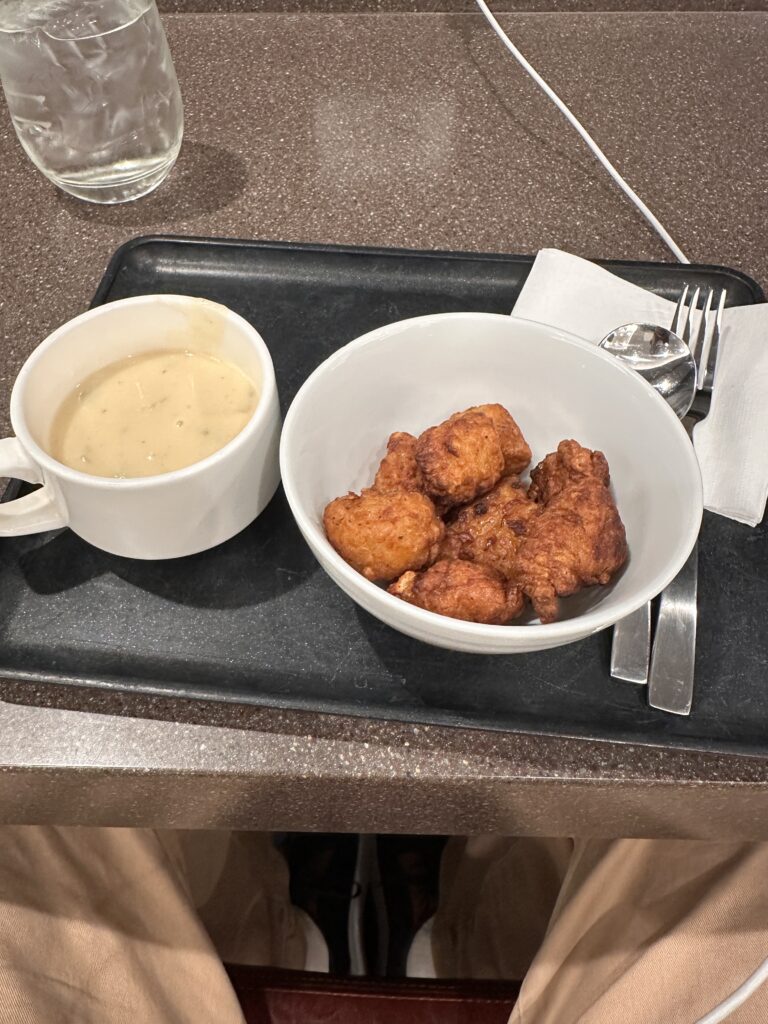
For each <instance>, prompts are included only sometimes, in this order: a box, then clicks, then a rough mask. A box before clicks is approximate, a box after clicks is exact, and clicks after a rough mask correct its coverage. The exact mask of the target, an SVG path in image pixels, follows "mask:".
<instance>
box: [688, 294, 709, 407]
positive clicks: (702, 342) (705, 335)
mask: <svg viewBox="0 0 768 1024" xmlns="http://www.w3.org/2000/svg"><path fill="white" fill-rule="evenodd" d="M714 295H715V290H714V288H710V289H708V291H707V294H706V297H705V299H704V308H703V309H702V311H701V316H700V317H699V326H698V330H697V331H696V337H695V338H694V341H693V344H692V345H691V353H692V355H693V361H694V362H695V363H696V389H697V390H698V391H701V389H702V388H703V387H704V375H705V371H706V368H707V356H708V355H709V347H708V345H707V342H708V340H709V310H710V308H711V306H712V299H713V298H714Z"/></svg>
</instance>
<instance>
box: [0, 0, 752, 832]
mask: <svg viewBox="0 0 768 1024" xmlns="http://www.w3.org/2000/svg"><path fill="white" fill-rule="evenodd" d="M503 21H504V24H505V25H506V26H507V27H508V29H510V30H511V31H512V33H513V35H514V37H515V39H516V40H517V41H518V42H519V44H520V45H521V47H522V48H523V50H524V52H525V53H526V54H527V55H528V56H529V57H530V58H531V59H532V60H533V62H534V64H535V65H536V66H537V67H538V68H539V70H540V71H542V73H543V74H544V75H545V76H546V77H547V78H548V79H549V81H550V82H551V84H552V85H553V86H554V87H555V88H556V89H558V90H559V91H560V92H561V93H562V95H563V96H564V97H565V98H566V99H567V100H568V101H569V102H570V103H571V104H572V105H573V107H574V109H575V110H576V112H577V113H578V114H580V115H581V116H582V118H583V120H584V121H585V122H586V124H587V125H588V126H589V127H590V129H591V130H593V131H594V133H595V135H596V136H597V138H598V139H599V140H600V141H601V143H602V144H603V145H604V147H605V149H606V151H607V152H608V154H609V155H610V156H611V157H613V158H614V159H615V160H616V161H617V162H618V163H619V164H620V166H622V167H623V168H624V169H625V171H626V173H627V175H628V177H629V179H630V181H631V183H632V184H633V185H634V187H635V188H637V190H638V191H639V192H640V194H641V195H642V196H643V197H644V198H645V199H646V201H648V202H649V204H650V205H651V206H652V207H653V208H654V209H655V212H656V213H657V214H658V215H659V216H660V217H661V218H662V220H664V221H665V223H666V224H667V226H668V227H669V229H670V230H671V232H672V234H673V235H674V236H675V237H676V238H677V240H678V241H679V242H680V244H681V245H682V246H683V248H684V249H685V250H686V252H687V253H688V255H689V256H690V258H691V259H692V260H696V261H701V262H714V263H723V264H729V265H732V266H735V267H737V268H739V269H741V270H744V271H746V272H747V273H750V274H752V275H753V276H755V277H756V278H757V279H758V281H760V283H761V284H763V285H764V286H765V284H766V282H767V281H768V255H767V252H768V251H767V250H766V247H765V241H764V238H765V228H766V219H767V218H766V194H767V191H768V185H767V181H768V175H767V173H766V167H768V127H767V126H766V121H765V118H764V116H763V115H764V105H765V89H766V86H765V83H766V81H768V45H766V44H768V14H763V13H758V12H752V13H670V14H665V13H637V12H625V13H614V14H610V13H584V12H582V13H579V14H568V13H562V12H560V13H546V14H538V13H535V14H530V13H528V14H511V15H506V16H505V17H504V19H503ZM166 23H167V27H168V33H169V38H170V41H171V47H172V49H173V52H174V56H175V60H176V65H177V70H178V73H179V79H180V82H181V86H182V91H183V93H184V99H185V109H186V139H185V144H184V149H183V151H182V155H181V158H180V160H179V164H178V166H177V168H176V170H175V171H174V173H173V176H172V177H171V179H170V180H169V181H168V182H167V183H166V184H165V185H164V186H163V187H162V188H161V189H160V190H159V191H158V193H156V195H154V196H152V197H150V198H149V199H147V200H144V201H142V202H140V203H137V204H135V205H132V206H125V207H116V208H105V209H97V208H93V207H87V206H85V205H82V204H79V203H77V202H75V201H73V200H70V199H69V198H67V197H65V196H63V195H60V194H58V193H57V192H56V191H55V190H54V189H53V188H52V187H50V186H49V185H48V184H47V183H46V182H45V181H44V180H43V179H42V177H41V176H40V175H38V174H37V173H36V172H35V171H34V169H33V168H32V167H31V165H29V164H28V163H27V162H26V160H25V158H24V156H23V154H22V153H21V151H20V149H19V147H18V145H17V144H16V142H15V138H14V136H13V133H12V131H11V130H10V128H9V127H8V126H7V125H6V124H5V123H4V124H3V125H2V128H0V194H2V195H3V197H4V198H5V202H4V203H3V206H2V212H0V245H1V249H0V327H1V328H2V335H3V347H2V351H0V399H1V401H0V427H1V428H2V430H3V431H4V432H6V431H7V430H8V420H7V398H8V394H9V391H10V386H11V383H12V381H13V378H14V376H15V374H16V372H17V371H18V369H19V367H20V365H21V363H22V362H23V360H24V359H25V358H26V356H27V354H28V353H29V351H30V350H31V349H32V347H33V346H34V345H35V344H36V342H37V341H39V340H40V339H42V338H43V337H44V336H45V335H46V334H47V333H48V332H49V331H50V329H51V328H52V327H54V326H55V325H57V324H58V323H60V322H62V321H63V320H65V319H66V318H68V317H70V316H72V315H74V314H75V313H77V312H79V311H80V310H82V309H83V308H84V307H85V306H86V305H87V303H88V301H89V300H90V298H91V296H92V294H93V291H94V290H95V287H96V284H97V282H98V279H99V277H100V275H101V272H102V269H103V267H104V265H105V263H106V261H107V259H108V257H109V255H110V254H111V252H112V251H113V249H114V248H115V247H116V246H117V245H118V244H119V243H121V242H122V241H124V240H126V239H127V238H129V237H131V236H133V235H136V234H145V233H152V232H172V233H177V234H185V233H186V234H195V235H205V234H214V235H231V236H238V237H254V238H276V239H286V240H297V241H321V242H346V243H354V244H370V245H393V246H406V247H408V246H410V247H417V248H447V249H450V248H457V249H478V250H505V251H510V252H532V251H535V250H536V249H538V248H539V247H541V246H544V245H557V246H560V247H563V248H567V249H570V250H571V251H574V252H577V253H580V254H582V255H586V256H598V255H601V256H606V257H625V258H636V259H642V258H646V259H665V258H667V254H666V252H665V250H664V247H663V246H662V244H661V243H660V242H659V241H658V240H657V239H656V238H655V237H654V236H653V235H652V234H651V233H650V231H649V230H648V229H647V228H646V226H645V224H644V222H643V221H642V220H641V219H640V218H639V217H638V215H637V214H636V213H635V212H634V211H633V210H632V209H631V208H630V207H629V206H628V205H627V204H626V202H625V201H624V200H623V198H622V197H621V196H620V195H619V193H618V192H616V191H615V189H614V188H613V186H612V185H611V184H610V182H609V181H608V180H607V179H606V178H605V177H604V176H602V175H601V174H600V173H598V171H597V168H596V165H595V164H594V162H593V161H592V159H591V157H590V156H589V155H588V153H587V152H586V151H585V150H584V149H583V148H582V146H581V145H580V143H579V142H578V141H577V140H576V139H575V138H574V137H573V136H572V135H571V134H569V133H568V132H567V131H565V130H564V129H563V125H562V122H561V120H560V118H559V116H558V115H557V114H556V113H555V112H554V111H553V110H551V109H550V108H549V107H548V105H547V104H546V102H545V101H544V100H543V99H542V98H541V96H540V95H539V94H538V93H537V92H536V91H535V89H534V88H533V86H532V85H531V84H530V83H529V82H528V81H527V80H526V79H525V78H524V77H523V76H522V73H520V72H519V71H518V70H517V69H516V67H515V66H514V65H513V63H512V62H511V60H510V59H509V58H508V57H506V56H505V54H504V52H503V51H502V50H501V48H500V46H499V44H498V43H497V41H496V40H495V38H494V37H493V36H492V35H491V34H490V33H489V31H488V30H487V29H486V27H485V25H484V23H483V22H482V20H481V19H480V18H479V17H477V16H474V15H468V14H429V13H419V14H407V13H405V14H381V13H380V14H375V15H371V14H349V13H347V14H287V13H286V14H265V13H258V14H238V13H228V14H175V15H168V16H166ZM1 634H2V625H1V624H0V636H1ZM0 696H2V697H3V698H4V702H3V703H0V818H1V819H4V820H8V821H57V822H70V823H71V822H80V823H86V822H98V823H103V824H146V825H176V826H199V827H214V826H225V825H226V826H230V825H231V826H239V827H258V828H277V829H281V828H299V829H300V828H306V829H311V828H315V829H318V828H322V829H327V830H361V831H374V830H378V831H399V830H402V831H407V830H415V831H419V830H421V831H442V832H479V831H507V832H519V833H524V832H525V833H538V834H565V833H579V834H592V835H601V834H602V835H606V834H615V835H619V834H621V835H672V834H676V835H679V834H682V835H698V836H724V835H728V836H733V835H734V834H739V835H743V836H745V837H746V836H751V837H757V836H761V837H763V838H765V837H768V820H766V819H765V816H764V815H758V814H756V813H755V808H756V807H757V806H759V804H758V801H760V799H761V797H763V796H764V794H765V792H766V788H765V787H766V783H767V782H768V763H766V761H764V760H762V759H759V758H748V757H741V758H736V757H732V758H728V757H724V756H711V755H704V754H697V753H695V752H680V753H673V754H664V753H661V752H659V751H657V750H654V749H653V748H644V747H643V748H641V747H629V746H622V745H616V744H600V743H590V742H584V741H579V740H568V739H554V738H546V737H541V738H538V739H536V738H531V737H522V736H516V735H501V734H490V733H484V732H478V731H461V730H450V729H438V728H431V727H430V728H424V727H418V728H414V727H409V726H402V725H394V724H385V723H380V722H368V721H364V720H359V719H355V720H351V719H344V718H336V717H332V716H316V715H310V714H306V713H298V712H295V713H294V712H283V711H276V710H275V711H270V710H268V709H256V708H239V707H235V708H226V709H225V708H217V707H215V706H211V705H202V704H195V703H192V702H190V703H186V702H169V701H163V700H159V699H153V698H146V699H144V700H142V701H141V702H140V703H130V704H125V703H123V702H121V700H120V698H115V697H111V698H106V697H102V696H101V695H99V694H97V693H93V692H91V693H86V692H78V691H72V692H71V693H69V694H64V693H63V692H62V691H60V690H56V689H54V688H50V689H45V688H42V687H38V686H32V685H31V684H25V683H23V682H13V683H11V682H6V683H0ZM31 705H37V706H31Z"/></svg>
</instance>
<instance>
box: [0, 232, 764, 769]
mask: <svg viewBox="0 0 768 1024" xmlns="http://www.w3.org/2000/svg"><path fill="white" fill-rule="evenodd" d="M169 243H170V244H174V245H180V246H183V247H185V248H197V247H203V246H206V247H211V246H213V247H215V248H221V249H235V248H244V249H249V250H262V251H283V252H311V253H329V254H340V255H362V256H377V257H396V258H401V259H402V258H409V257H415V258H421V259H424V258H426V259H440V260H446V259H447V260H457V261H458V260H473V261H477V262H493V263H511V264H517V265H519V264H532V263H533V260H534V259H535V254H518V253H498V252H497V253H489V252H476V251H469V252H463V251H458V250H439V249H427V250H421V249H405V248H391V247H380V246H354V245H344V244H336V243H333V244H331V243H316V242H286V241H280V240H273V239H264V240H262V239H239V238H230V237H226V236H219V237H213V236H210V237H208V236H195V235H174V234H162V233H160V234H146V235H137V236H135V237H133V238H130V239H127V240H126V241H125V242H123V243H122V244H121V245H120V246H118V248H117V249H116V250H115V251H114V252H113V254H112V256H111V257H110V259H109V261H108V263H107V266H106V268H105V270H104V273H103V275H102V278H101V280H100V282H99V285H98V287H97V289H96V292H95V293H94V296H93V299H92V300H91V303H90V307H89V308H93V307H94V306H98V305H101V304H103V303H105V302H106V301H108V299H107V296H108V294H109V292H110V290H111V289H112V287H113V286H114V284H115V280H116V278H117V275H118V273H119V271H120V268H121V266H122V265H123V264H124V262H125V260H126V258H127V257H128V256H129V255H130V254H131V253H132V252H133V251H134V250H136V249H138V248H141V247H143V246H148V245H149V246H152V245H158V244H169ZM593 262H596V263H598V264H599V265H600V266H604V267H607V268H609V269H610V268H611V267H616V268H619V267H636V266H643V267H649V268H660V269H675V270H676V271H678V272H682V273H697V272H705V273H719V274H721V275H724V276H727V277H730V278H732V279H734V280H737V281H739V282H741V283H742V284H743V285H745V286H746V288H747V289H748V290H749V292H750V294H751V296H752V297H753V299H752V304H758V303H763V302H766V301H767V300H766V296H765V293H764V292H763V289H762V287H761V286H760V284H759V283H758V282H757V281H755V280H754V279H753V278H751V277H750V276H749V275H747V274H745V273H744V272H743V271H740V270H736V269H734V268H732V267H726V266H720V265H717V264H699V263H695V264H694V263H690V264H684V263H678V262H676V261H671V262H665V261H653V260H600V259H596V260H594V261H593ZM18 486H19V485H18V482H11V484H10V485H9V486H8V488H7V489H6V491H5V493H4V494H3V495H2V496H0V501H5V500H9V498H10V497H11V496H12V493H13V492H14V491H15V490H16V488H17V487H18ZM3 682H8V683H9V684H13V683H17V682H29V683H32V684H34V683H37V684H39V685H43V686H50V685H53V686H57V687H58V686H63V687H65V688H70V689H71V688H82V689H98V690H101V691H103V692H106V693H108V694H116V693H120V694H124V695H128V696H129V697H130V696H131V695H133V694H137V695H141V694H145V695H154V696H161V697H165V698H176V699H179V700H185V701H190V700H191V701H205V702H206V703H207V702H208V701H214V702H216V703H219V704H226V705H228V706H233V705H234V706H237V705H238V704H239V705H241V706H251V707H262V708H274V709H275V710H292V711H298V712H301V713H304V714H330V715H336V716H342V717H349V718H353V719H373V720H380V721H391V722H401V723H402V722H404V721H405V722H407V721H408V720H407V719H402V718H398V717H392V716H391V715H386V716H382V714H376V707H370V706H368V707H365V706H363V705H356V704H348V703H345V702H324V701H313V702H311V703H309V702H306V703H305V702H304V701H301V700H297V699H296V698H291V699H287V698H283V697H282V696H280V695H277V694H270V695H265V696H264V697H263V698H262V697H260V695H256V696H255V697H254V696H253V695H247V696H245V695H239V696H238V695H235V694H234V693H229V692H227V693H226V694H222V692H221V690H216V689H214V688H210V687H205V686H200V687H197V688H195V689H194V690H190V689H188V688H187V689H180V688H177V687H174V686H173V685H171V684H168V685H166V684H163V683H162V682H160V681H157V680H155V681H154V682H153V681H151V680H145V679H139V678H137V677H126V678H123V677H114V678H113V677H109V678H107V677H97V676H95V675H91V676H86V675H79V676H71V675H56V674H55V673H51V672H44V671H39V670H27V671H21V672H14V673H13V675H6V674H5V673H2V674H1V675H0V686H1V685H2V683H3ZM126 684H127V685H126ZM131 684H132V685H131ZM380 710H381V711H383V710H384V708H383V707H382V708H381V709H380ZM420 724H421V725H427V724H428V725H431V726H432V727H436V728H451V729H455V728H459V729H468V730H480V731H491V732H499V733H511V734H513V735H523V736H543V737H547V738H548V739H554V740H556V739H564V740H580V741H582V742H590V743H599V744H609V745H610V744H614V745H616V744H618V745H621V746H635V747H643V748H650V749H654V750H658V751H668V750H670V749H671V750H680V751H686V752H689V753H699V754H704V755H712V756H728V757H737V758H747V759H762V760H764V759H765V757H766V751H765V750H763V749H762V748H759V747H757V746H755V744H753V743H744V742H738V741H737V742H736V743H734V742H726V741H723V740H706V741H705V740H699V739H696V738H692V737H676V738H674V739H673V741H672V742H671V743H664V742H660V741H659V739H658V738H657V737H653V736H649V737H647V738H646V737H643V736H637V735H631V734H628V733H626V732H624V731H617V732H616V733H614V734H613V735H611V736H596V735H594V734H590V733H588V732H587V731H586V728H585V729H584V730H579V729H563V730H557V731H552V729H551V728H549V729H545V728H538V729H537V728H535V727H525V726H523V727H522V728H515V729H510V728H507V727H504V726H502V725H496V724H495V722H494V720H493V719H492V718H488V717H483V716H482V715H481V714H477V715H473V714H471V713H470V714H469V715H467V714H464V713H459V712H453V711H448V710H439V709H438V711H437V714H436V715H435V716H434V717H433V718H432V721H431V722H429V723H423V722H422V723H420Z"/></svg>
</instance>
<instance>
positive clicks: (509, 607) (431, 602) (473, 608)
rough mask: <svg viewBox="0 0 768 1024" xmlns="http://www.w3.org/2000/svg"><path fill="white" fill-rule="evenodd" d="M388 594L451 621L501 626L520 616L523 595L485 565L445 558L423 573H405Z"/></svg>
mask: <svg viewBox="0 0 768 1024" xmlns="http://www.w3.org/2000/svg"><path fill="white" fill-rule="evenodd" d="M389 593H390V594H394V595H395V596H396V597H400V598H402V599H403V600H404V601H408V602H409V603H410V604H415V605H418V606H419V608H426V609H427V611H430V612H437V614H438V615H448V616H449V617H450V618H452V619H466V620H467V621H469V622H487V623H490V624H491V625H496V626H502V625H504V624H505V623H506V622H509V621H511V620H512V619H514V618H515V617H516V616H518V615H519V614H520V612H521V611H522V609H523V595H522V592H521V590H520V589H519V587H516V586H513V585H512V584H510V583H508V582H507V581H506V580H505V579H504V577H503V576H502V575H501V573H498V572H496V571H495V570H494V569H491V568H489V567H488V566H486V565H476V564H475V563H474V562H464V561H461V560H460V559H455V558H446V559H444V560H442V561H439V562H435V564H434V565H433V566H432V567H431V568H430V569H427V570H426V571H425V572H406V573H405V574H404V575H402V576H401V577H400V579H399V580H397V581H396V582H395V583H393V584H392V586H391V587H389Z"/></svg>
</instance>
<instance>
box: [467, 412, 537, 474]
mask: <svg viewBox="0 0 768 1024" xmlns="http://www.w3.org/2000/svg"><path fill="white" fill-rule="evenodd" d="M467 412H482V413H484V414H485V415H486V416H488V418H489V419H492V420H493V425H494V427H496V433H497V434H498V435H499V441H500V442H501V452H502V455H503V456H504V473H505V475H508V474H512V473H522V472H523V470H524V469H526V468H527V466H528V465H529V464H530V461H531V449H530V448H529V447H528V442H527V441H526V440H525V438H524V437H523V432H522V431H521V430H520V427H518V425H517V424H516V423H515V421H514V420H513V419H512V417H511V416H510V414H509V413H508V412H507V410H506V409H505V408H504V406H503V405H499V404H498V403H495V404H493V405H475V406H473V407H472V408H471V409H467Z"/></svg>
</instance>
